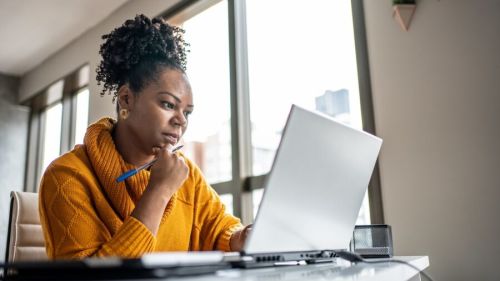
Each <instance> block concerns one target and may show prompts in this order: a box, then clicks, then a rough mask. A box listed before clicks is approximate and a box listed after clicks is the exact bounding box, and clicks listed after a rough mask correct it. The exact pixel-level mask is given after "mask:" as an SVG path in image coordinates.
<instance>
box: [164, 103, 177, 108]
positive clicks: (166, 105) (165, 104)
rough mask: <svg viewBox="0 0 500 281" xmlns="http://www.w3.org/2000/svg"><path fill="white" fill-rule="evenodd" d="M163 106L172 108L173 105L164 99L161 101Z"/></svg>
mask: <svg viewBox="0 0 500 281" xmlns="http://www.w3.org/2000/svg"><path fill="white" fill-rule="evenodd" d="M163 106H164V107H165V108H167V109H174V107H175V105H174V104H173V103H171V102H168V101H164V102H163Z"/></svg>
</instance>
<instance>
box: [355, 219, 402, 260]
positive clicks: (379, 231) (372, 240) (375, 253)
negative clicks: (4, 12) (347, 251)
mask: <svg viewBox="0 0 500 281" xmlns="http://www.w3.org/2000/svg"><path fill="white" fill-rule="evenodd" d="M350 248H351V251H352V252H355V253H357V254H359V255H361V256H362V257H364V258H391V257H392V256H393V255H394V247H393V245H392V231H391V226H390V225H387V224H369V225H356V226H355V227H354V233H353V238H352V240H351V244H350Z"/></svg>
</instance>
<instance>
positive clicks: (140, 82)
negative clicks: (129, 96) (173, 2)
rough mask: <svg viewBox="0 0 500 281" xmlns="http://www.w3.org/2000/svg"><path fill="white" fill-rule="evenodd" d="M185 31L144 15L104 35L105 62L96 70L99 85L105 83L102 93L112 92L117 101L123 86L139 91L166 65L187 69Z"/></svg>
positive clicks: (101, 52) (103, 56)
mask: <svg viewBox="0 0 500 281" xmlns="http://www.w3.org/2000/svg"><path fill="white" fill-rule="evenodd" d="M183 34H184V30H183V29H181V28H179V27H176V26H171V25H169V24H168V23H166V22H165V21H164V20H163V19H162V18H158V17H157V18H154V19H153V20H151V19H149V18H148V17H146V16H145V15H142V14H141V15H137V16H136V17H135V18H134V19H133V20H132V19H129V20H127V21H125V23H124V24H123V25H122V26H120V27H118V28H116V29H115V30H113V31H112V32H111V33H109V34H106V35H103V36H102V39H104V40H106V41H105V42H104V44H102V45H101V49H100V51H99V54H101V55H102V61H101V63H100V65H99V66H98V67H97V70H96V71H97V77H96V79H97V84H98V85H101V83H103V84H104V89H103V90H102V91H101V93H100V94H101V96H104V95H105V94H106V93H108V94H113V102H114V101H115V99H116V97H117V90H118V89H119V88H120V87H121V86H122V85H125V84H127V83H128V85H129V87H130V89H131V90H132V91H133V92H134V94H137V93H138V92H140V91H141V90H142V89H143V88H144V86H146V85H147V83H149V82H151V81H152V80H154V79H157V77H158V74H159V73H160V72H161V71H162V70H163V69H165V68H171V69H177V70H180V71H182V72H184V71H185V70H186V52H188V50H187V46H189V44H187V43H186V42H185V41H184V39H183Z"/></svg>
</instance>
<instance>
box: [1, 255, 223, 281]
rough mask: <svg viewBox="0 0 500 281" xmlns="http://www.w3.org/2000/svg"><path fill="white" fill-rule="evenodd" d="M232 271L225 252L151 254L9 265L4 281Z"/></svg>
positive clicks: (96, 278)
mask: <svg viewBox="0 0 500 281" xmlns="http://www.w3.org/2000/svg"><path fill="white" fill-rule="evenodd" d="M227 268H231V265H230V264H229V263H228V262H226V261H224V254H223V253H222V252H190V253H188V252H182V253H175V252H174V253H159V254H148V255H144V256H143V257H141V258H138V259H120V258H88V259H83V260H57V261H41V262H40V261H36V262H15V263H10V264H7V265H5V276H4V277H3V278H4V279H3V280H6V281H7V280H37V281H41V280H43V281H45V280H47V281H48V280H117V279H122V280H123V279H152V278H166V277H176V276H191V275H200V274H208V273H214V272H215V271H217V270H221V269H227Z"/></svg>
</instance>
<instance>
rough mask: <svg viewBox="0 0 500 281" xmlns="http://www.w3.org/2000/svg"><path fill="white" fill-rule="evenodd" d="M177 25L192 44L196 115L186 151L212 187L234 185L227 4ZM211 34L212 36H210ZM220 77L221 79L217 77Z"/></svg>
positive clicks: (190, 67)
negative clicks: (232, 178) (228, 182)
mask: <svg viewBox="0 0 500 281" xmlns="http://www.w3.org/2000/svg"><path fill="white" fill-rule="evenodd" d="M182 20H183V21H182V22H175V20H172V21H174V24H176V25H180V26H182V28H183V29H184V30H186V34H185V40H186V41H187V42H189V44H190V45H191V46H190V48H189V49H190V52H189V53H188V54H187V61H188V65H187V75H188V77H189V79H190V82H191V87H192V90H193V97H194V105H195V107H194V111H193V114H191V116H190V120H189V129H188V130H187V132H186V134H185V136H184V142H185V144H186V146H185V148H184V149H183V150H184V152H185V153H186V154H187V156H188V157H190V159H193V160H194V161H195V162H196V164H197V165H198V166H199V167H200V169H201V170H202V172H203V174H204V175H205V177H206V178H207V180H208V181H209V182H211V183H218V182H225V181H230V180H231V177H232V168H231V116H230V104H229V99H230V96H229V94H230V89H229V43H228V34H227V30H228V24H227V2H226V1H222V2H219V3H217V4H215V5H213V6H211V7H209V8H208V9H206V10H204V11H203V12H201V13H199V14H196V15H195V16H193V17H191V18H189V19H187V20H184V19H182ZM207 30H208V31H209V32H207ZM214 73H216V74H217V75H213V74H214Z"/></svg>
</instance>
